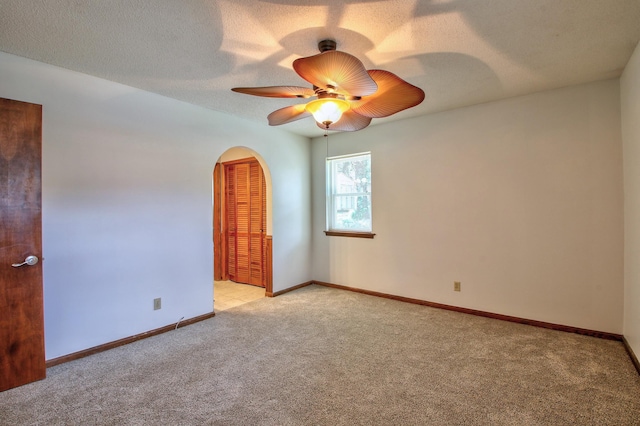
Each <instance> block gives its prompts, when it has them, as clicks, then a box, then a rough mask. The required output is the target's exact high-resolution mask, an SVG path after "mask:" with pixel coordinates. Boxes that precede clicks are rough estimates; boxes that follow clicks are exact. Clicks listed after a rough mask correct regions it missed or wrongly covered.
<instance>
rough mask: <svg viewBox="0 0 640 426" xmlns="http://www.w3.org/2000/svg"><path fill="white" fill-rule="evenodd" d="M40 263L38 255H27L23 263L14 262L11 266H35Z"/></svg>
mask: <svg viewBox="0 0 640 426" xmlns="http://www.w3.org/2000/svg"><path fill="white" fill-rule="evenodd" d="M36 263H38V256H27V257H26V258H25V259H24V262H22V263H12V264H11V266H13V267H14V268H19V267H21V266H24V265H29V266H33V265H35V264H36Z"/></svg>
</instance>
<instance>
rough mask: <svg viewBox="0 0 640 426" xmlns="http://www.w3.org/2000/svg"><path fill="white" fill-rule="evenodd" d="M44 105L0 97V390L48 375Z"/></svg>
mask: <svg viewBox="0 0 640 426" xmlns="http://www.w3.org/2000/svg"><path fill="white" fill-rule="evenodd" d="M41 145H42V106H41V105H34V104H29V103H25V102H18V101H12V100H9V99H1V98H0V219H1V223H2V227H1V228H0V391H3V390H6V389H11V388H14V387H16V386H20V385H23V384H26V383H30V382H33V381H36V380H41V379H43V378H44V377H45V375H46V367H45V354H44V318H43V295H42V263H41V262H38V263H36V264H34V265H29V264H25V265H22V266H12V264H15V265H18V264H20V263H22V262H24V261H25V259H26V258H27V256H37V257H38V258H41V257H42V256H41V252H42V236H41V234H42V223H41V222H42V216H41V188H40V187H41V177H40V164H41V153H42V147H41Z"/></svg>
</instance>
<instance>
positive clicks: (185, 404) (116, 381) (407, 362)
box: [0, 286, 640, 425]
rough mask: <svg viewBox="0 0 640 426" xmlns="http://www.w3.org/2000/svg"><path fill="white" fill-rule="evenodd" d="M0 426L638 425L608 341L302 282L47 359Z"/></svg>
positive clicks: (627, 377)
mask: <svg viewBox="0 0 640 426" xmlns="http://www.w3.org/2000/svg"><path fill="white" fill-rule="evenodd" d="M0 424H2V425H24V424H29V425H32V424H33V425H58V424H64V425H94V424H100V425H160V424H162V425H165V424H166V425H190V424H213V425H576V424H578V425H640V376H639V375H638V373H637V372H636V371H635V369H634V367H633V365H632V363H631V361H630V360H629V357H628V355H627V354H626V352H625V350H624V348H623V346H622V344H621V343H620V342H614V341H608V340H601V339H596V338H592V337H586V336H580V335H576V334H569V333H563V332H557V331H551V330H546V329H541V328H535V327H530V326H526V325H520V324H513V323H508V322H503V321H498V320H493V319H488V318H482V317H475V316H470V315H465V314H460V313H456V312H450V311H444V310H439V309H434V308H428V307H424V306H419V305H411V304H407V303H402V302H397V301H393V300H387V299H382V298H377V297H372V296H366V295H362V294H358V293H352V292H347V291H342V290H336V289H330V288H325V287H319V286H309V287H306V288H303V289H300V290H296V291H294V292H291V293H287V294H285V295H282V296H279V297H277V298H273V299H271V298H263V299H260V300H257V301H254V302H250V303H248V304H245V305H242V306H239V307H236V308H232V309H229V310H227V311H224V312H221V313H219V314H218V315H217V316H216V317H214V318H211V319H209V320H207V321H203V322H200V323H197V324H194V325H191V326H188V327H184V328H181V329H178V330H175V331H171V332H169V333H165V334H162V335H159V336H156V337H153V338H149V339H146V340H142V341H139V342H136V343H133V344H130V345H127V346H123V347H120V348H117V349H113V350H111V351H107V352H103V353H100V354H97V355H94V356H91V357H87V358H84V359H80V360H78V361H74V362H70V363H67V364H62V365H60V366H57V367H54V368H51V369H49V370H48V378H47V379H46V380H44V381H41V382H37V383H33V384H30V385H27V386H23V387H21V388H18V389H12V390H9V391H6V392H3V393H0Z"/></svg>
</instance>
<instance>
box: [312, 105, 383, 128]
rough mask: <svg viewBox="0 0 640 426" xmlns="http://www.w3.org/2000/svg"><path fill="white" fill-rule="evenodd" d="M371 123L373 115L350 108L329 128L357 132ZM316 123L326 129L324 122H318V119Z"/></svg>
mask: <svg viewBox="0 0 640 426" xmlns="http://www.w3.org/2000/svg"><path fill="white" fill-rule="evenodd" d="M369 123H371V117H365V116H363V115H360V114H358V113H357V112H355V111H353V110H349V111H346V112H345V113H343V114H342V117H341V118H340V120H338V121H337V122H335V123H333V124H330V125H329V130H336V131H340V132H355V131H357V130H362V129H364V128H365V127H367V126H368V125H369ZM316 124H317V125H318V127H320V128H321V129H323V130H324V129H325V126H324V124H321V123H318V122H317V121H316Z"/></svg>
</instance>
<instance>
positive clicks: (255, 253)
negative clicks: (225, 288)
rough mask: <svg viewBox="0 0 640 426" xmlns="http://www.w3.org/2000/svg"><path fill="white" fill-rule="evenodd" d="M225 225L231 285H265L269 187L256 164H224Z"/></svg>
mask: <svg viewBox="0 0 640 426" xmlns="http://www.w3.org/2000/svg"><path fill="white" fill-rule="evenodd" d="M224 178H225V223H226V229H227V232H226V234H227V238H226V241H227V250H228V264H227V272H228V274H229V279H230V280H231V281H235V282H239V283H245V284H253V285H257V286H260V287H265V285H266V273H265V269H266V250H265V248H266V247H265V245H266V239H265V231H266V183H265V179H264V174H263V172H262V167H261V166H260V163H259V162H258V161H257V160H242V161H236V162H232V163H225V177H224Z"/></svg>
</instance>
